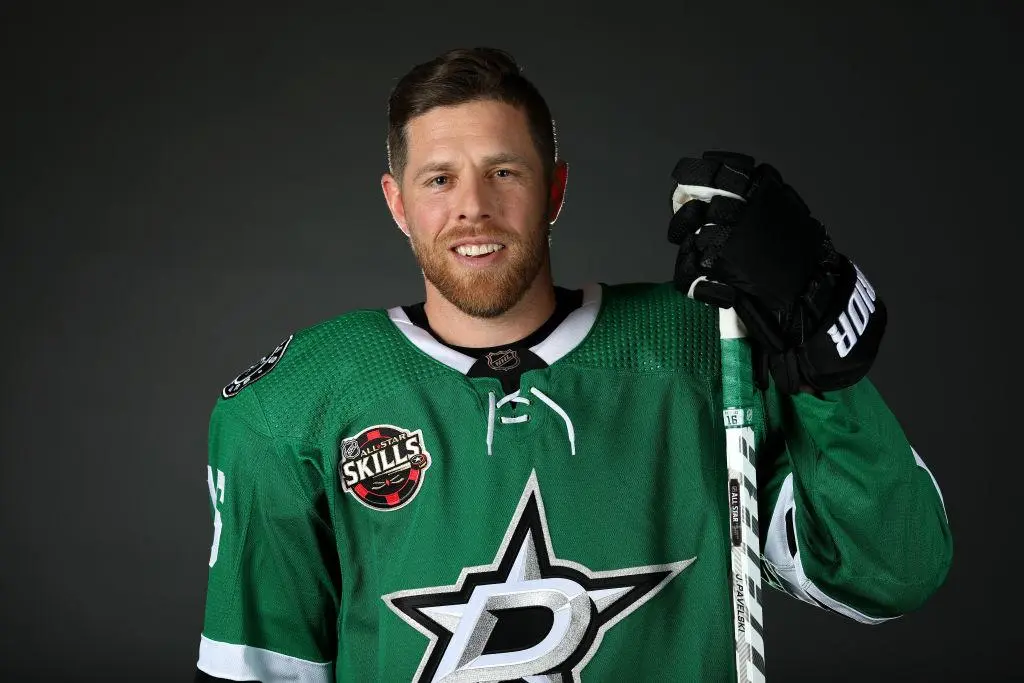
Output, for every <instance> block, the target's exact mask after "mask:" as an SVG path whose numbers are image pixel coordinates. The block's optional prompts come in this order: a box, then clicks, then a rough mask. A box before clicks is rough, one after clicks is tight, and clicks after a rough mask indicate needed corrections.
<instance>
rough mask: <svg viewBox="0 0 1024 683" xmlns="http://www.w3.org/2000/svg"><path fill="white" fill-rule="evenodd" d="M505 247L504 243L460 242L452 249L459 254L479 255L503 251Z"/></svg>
mask: <svg viewBox="0 0 1024 683" xmlns="http://www.w3.org/2000/svg"><path fill="white" fill-rule="evenodd" d="M504 248H505V245H504V244H499V243H497V242H492V243H490V244H460V245H459V246H457V247H452V251H454V252H455V253H456V254H458V255H459V256H470V257H479V256H487V255H488V254H493V253H494V252H497V251H501V250H502V249H504Z"/></svg>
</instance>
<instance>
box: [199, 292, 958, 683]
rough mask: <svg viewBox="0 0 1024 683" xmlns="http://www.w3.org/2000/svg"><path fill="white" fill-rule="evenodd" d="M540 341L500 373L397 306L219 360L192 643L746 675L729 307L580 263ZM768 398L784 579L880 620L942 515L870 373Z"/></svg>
mask: <svg viewBox="0 0 1024 683" xmlns="http://www.w3.org/2000/svg"><path fill="white" fill-rule="evenodd" d="M530 351H531V352H532V353H533V354H535V355H536V356H537V357H539V358H540V359H542V360H543V361H544V363H543V364H542V365H544V367H538V368H534V369H530V370H526V371H524V372H523V373H522V375H521V377H520V382H519V387H518V390H516V391H512V392H507V391H505V390H503V389H502V384H501V382H500V381H499V380H498V379H496V378H495V377H493V376H473V373H470V372H469V371H470V368H471V367H472V366H473V364H474V363H475V362H477V359H475V358H472V357H469V356H466V355H464V354H463V353H461V352H459V351H457V350H454V349H452V348H450V347H448V346H445V345H443V344H441V343H440V342H438V341H437V340H436V339H435V338H434V337H433V336H431V335H430V334H429V333H428V332H427V331H425V330H424V329H422V328H420V327H417V326H416V325H414V324H412V322H411V321H410V320H409V318H408V316H407V315H406V314H405V312H404V311H403V309H402V308H400V307H396V308H393V309H390V310H360V311H354V312H350V313H347V314H345V315H342V316H340V317H338V318H336V319H333V320H330V321H327V322H324V323H321V324H319V325H317V326H314V327H311V328H309V329H306V330H303V331H301V332H298V333H296V334H295V335H294V336H293V337H289V338H288V339H287V340H285V341H284V342H282V344H281V345H280V346H278V347H277V349H275V350H274V352H273V353H271V354H270V355H268V356H267V357H265V358H264V359H263V360H262V361H261V362H260V363H257V364H256V365H254V366H253V367H251V368H250V369H249V370H248V371H247V372H245V373H243V374H242V375H241V376H239V377H238V378H237V379H236V380H235V381H234V382H232V383H231V384H230V385H228V387H226V388H225V389H224V391H223V395H222V397H221V398H220V399H219V400H218V402H217V404H216V406H215V408H214V410H213V414H212V419H211V425H210V434H209V438H210V441H209V465H208V468H207V477H208V487H209V493H210V501H211V503H212V505H211V511H212V515H213V544H212V547H211V552H210V561H209V564H210V567H209V583H208V588H207V599H206V610H205V620H204V625H203V631H202V635H201V638H200V646H199V660H198V668H199V669H200V670H201V671H203V672H205V673H206V674H208V675H210V676H214V677H219V678H224V679H230V680H259V681H278V680H282V681H283V680H287V681H464V682H475V681H529V682H533V683H538V682H542V681H543V682H554V681H558V682H567V681H667V680H678V681H729V680H733V679H734V677H735V663H734V652H733V625H732V611H731V610H732V607H731V603H730V565H729V558H730V555H729V550H730V549H729V539H730V529H729V519H728V500H727V495H726V492H727V483H726V467H725V438H724V430H723V428H722V426H721V410H722V406H721V377H720V371H719V356H720V354H719V339H718V319H717V312H716V311H715V310H714V309H711V308H709V307H707V306H705V305H703V304H699V303H695V302H693V301H691V300H689V299H687V298H685V297H684V296H682V295H680V294H678V293H677V292H676V291H675V290H674V289H673V288H672V286H671V284H670V283H662V284H630V285H615V286H608V285H598V284H595V285H591V286H588V287H586V288H584V290H583V304H582V306H580V307H579V308H577V309H576V310H574V311H573V312H572V313H571V314H569V315H568V317H567V318H565V319H564V321H562V322H561V323H560V324H559V325H558V326H557V327H556V328H555V329H554V330H553V331H552V332H551V333H550V334H549V335H547V337H546V338H544V339H543V340H542V341H540V342H539V343H537V344H535V345H533V346H532V347H531V348H530ZM518 361H519V359H518V357H517V356H516V354H515V352H514V351H513V350H509V351H508V352H505V353H493V354H488V356H487V362H488V363H489V364H492V367H502V366H510V365H511V364H513V363H516V362H518ZM759 403H760V405H761V407H762V409H763V425H764V430H763V432H764V438H763V442H762V444H761V449H760V454H759V457H760V461H759V468H758V469H759V494H758V501H759V515H760V519H761V520H762V521H761V524H760V533H761V537H762V548H763V567H764V570H765V575H766V576H767V578H768V579H770V581H771V583H772V585H774V586H775V587H776V588H779V589H781V590H784V591H786V592H787V593H790V594H791V595H793V596H794V597H796V598H799V599H801V600H805V601H807V602H809V603H812V604H814V605H817V606H819V607H823V608H826V609H829V610H833V611H835V612H838V613H840V614H842V615H845V616H847V617H850V618H853V619H856V620H859V621H863V622H867V623H877V622H879V621H882V620H885V619H888V618H892V617H895V616H898V615H900V614H902V613H905V612H907V611H909V610H912V609H915V608H917V607H918V606H920V605H921V604H922V602H923V601H924V600H926V599H927V597H928V596H929V595H930V594H931V593H932V592H933V591H934V590H935V589H936V588H937V587H938V586H939V585H940V584H941V582H942V581H943V580H944V578H945V575H946V572H947V569H948V566H949V563H950V558H951V538H950V533H949V527H948V524H947V521H946V516H945V510H944V507H943V502H942V499H941V494H940V493H939V490H938V487H937V485H936V484H935V481H934V479H933V478H932V476H931V474H930V472H929V471H928V470H927V469H926V468H925V466H924V463H923V462H922V460H921V459H920V457H918V455H917V454H916V453H915V452H914V450H913V449H912V448H911V446H910V445H909V444H908V442H907V439H906V437H905V435H904V433H903V431H902V429H901V427H900V425H899V424H898V422H897V420H896V419H895V418H894V416H893V415H892V414H891V412H890V411H889V410H888V408H887V407H886V406H885V404H884V403H883V401H882V399H881V398H880V397H879V395H878V394H877V392H876V390H875V389H874V388H873V386H872V385H871V384H870V383H869V382H868V381H867V380H862V381H861V382H859V383H858V384H856V385H855V386H853V387H850V388H848V389H845V390H842V391H837V392H830V393H826V394H824V395H823V396H820V397H818V396H813V395H808V394H801V395H797V396H781V395H779V394H778V393H777V392H775V391H774V389H773V388H771V387H770V388H769V390H768V391H767V392H765V394H764V396H763V397H762V398H761V400H760V402H759ZM766 621H767V628H768V630H769V632H770V629H771V615H770V614H768V615H766ZM770 662H771V655H770V651H769V654H768V672H769V673H770V672H771V665H770Z"/></svg>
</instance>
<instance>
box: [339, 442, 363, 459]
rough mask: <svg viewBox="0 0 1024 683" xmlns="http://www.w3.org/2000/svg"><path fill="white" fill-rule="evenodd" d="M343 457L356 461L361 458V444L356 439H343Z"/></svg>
mask: <svg viewBox="0 0 1024 683" xmlns="http://www.w3.org/2000/svg"><path fill="white" fill-rule="evenodd" d="M341 457H343V458H344V459H345V460H355V459H356V458H358V457H359V442H358V441H357V440H356V439H342V441H341Z"/></svg>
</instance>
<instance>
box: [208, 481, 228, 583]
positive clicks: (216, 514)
mask: <svg viewBox="0 0 1024 683" xmlns="http://www.w3.org/2000/svg"><path fill="white" fill-rule="evenodd" d="M206 484H207V486H208V487H209V489H210V501H211V502H212V503H213V545H212V546H210V566H211V567H212V566H213V565H214V564H216V562H217V549H218V548H220V530H221V527H222V526H223V522H221V519H220V508H219V507H218V506H217V503H218V499H217V492H218V491H220V501H219V502H221V503H223V502H224V472H222V471H221V470H217V485H216V487H215V486H214V483H213V468H212V467H210V466H209V465H207V466H206Z"/></svg>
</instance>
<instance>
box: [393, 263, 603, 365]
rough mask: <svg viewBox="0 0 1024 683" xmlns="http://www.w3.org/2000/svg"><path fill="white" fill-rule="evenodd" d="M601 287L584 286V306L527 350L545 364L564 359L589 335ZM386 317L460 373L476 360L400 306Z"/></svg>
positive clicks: (431, 354)
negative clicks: (433, 333)
mask: <svg viewBox="0 0 1024 683" xmlns="http://www.w3.org/2000/svg"><path fill="white" fill-rule="evenodd" d="M601 294H602V292H601V285H600V284H598V283H596V282H594V283H590V284H587V285H584V287H583V303H582V304H581V305H580V307H579V308H577V309H576V310H574V311H573V312H572V313H570V314H569V315H568V316H566V318H565V320H563V321H562V322H561V323H560V324H559V325H558V327H556V328H555V329H554V330H552V331H551V334H549V335H548V336H547V337H545V338H544V340H542V341H540V342H538V343H537V344H535V345H533V346H531V347H530V351H532V352H533V353H535V354H537V356H539V357H540V358H541V360H543V361H544V362H545V363H547V364H548V365H552V364H553V363H554V362H555V361H557V360H558V359H560V358H562V357H563V356H565V355H566V354H567V353H569V352H570V351H572V350H573V349H574V348H576V347H577V346H579V344H580V342H582V341H583V339H584V338H585V337H586V336H587V334H589V333H590V330H591V329H592V328H593V327H594V322H595V321H596V320H597V313H598V311H599V310H600V309H601ZM388 318H390V319H391V322H393V323H394V324H395V326H396V327H397V328H398V330H399V331H400V332H401V333H402V334H404V335H405V337H406V339H408V340H409V341H410V342H412V343H413V344H414V345H415V346H416V347H417V348H418V349H419V350H420V351H422V352H423V353H425V354H427V355H428V356H430V357H431V358H433V359H434V360H436V361H438V362H441V363H444V364H445V365H447V366H448V367H450V368H453V369H455V370H458V371H459V372H461V373H462V374H466V373H467V372H469V369H470V368H471V367H473V364H474V363H475V362H476V359H475V358H473V357H472V356H467V355H466V354H464V353H461V352H459V351H456V350H455V349H453V348H451V347H449V346H446V345H444V344H442V343H441V342H439V341H438V340H436V339H434V337H433V336H431V334H430V333H429V332H427V331H426V330H424V329H422V328H420V327H417V326H416V325H414V324H413V322H412V321H411V320H409V316H408V315H406V313H405V311H404V310H402V307H401V306H394V307H392V308H389V309H388Z"/></svg>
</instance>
